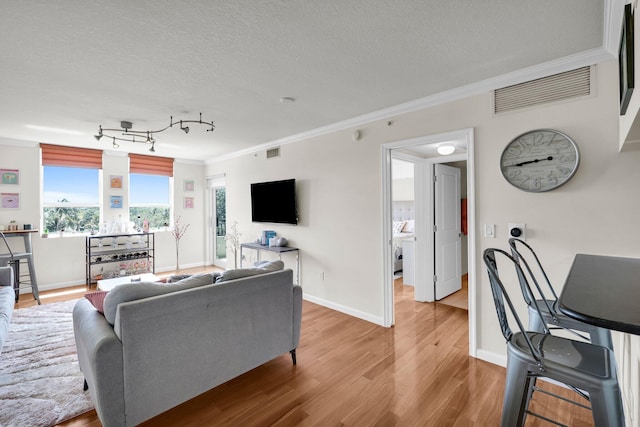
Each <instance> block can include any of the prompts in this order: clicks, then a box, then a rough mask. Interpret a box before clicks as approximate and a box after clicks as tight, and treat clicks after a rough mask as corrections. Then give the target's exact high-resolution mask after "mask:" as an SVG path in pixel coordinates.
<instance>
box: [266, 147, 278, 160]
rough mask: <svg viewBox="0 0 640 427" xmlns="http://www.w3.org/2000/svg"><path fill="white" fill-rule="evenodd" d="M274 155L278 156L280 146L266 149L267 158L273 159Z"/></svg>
mask: <svg viewBox="0 0 640 427" xmlns="http://www.w3.org/2000/svg"><path fill="white" fill-rule="evenodd" d="M274 157H280V147H276V148H269V149H268V150H267V159H273V158H274Z"/></svg>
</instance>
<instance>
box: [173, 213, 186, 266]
mask: <svg viewBox="0 0 640 427" xmlns="http://www.w3.org/2000/svg"><path fill="white" fill-rule="evenodd" d="M189 225H191V224H184V225H183V224H180V217H178V218H176V220H175V221H174V223H173V229H171V235H172V236H173V238H174V239H176V271H178V270H180V239H181V238H182V236H184V233H186V231H187V228H189Z"/></svg>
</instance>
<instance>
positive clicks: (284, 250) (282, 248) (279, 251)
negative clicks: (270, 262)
mask: <svg viewBox="0 0 640 427" xmlns="http://www.w3.org/2000/svg"><path fill="white" fill-rule="evenodd" d="M245 248H246V249H253V250H255V251H256V252H257V253H258V258H257V260H258V261H260V252H261V251H267V252H273V253H276V254H278V259H280V260H282V254H283V253H287V252H295V253H296V285H300V250H299V249H298V248H292V247H289V246H263V245H261V244H259V243H241V244H240V268H242V259H243V256H242V250H243V249H245Z"/></svg>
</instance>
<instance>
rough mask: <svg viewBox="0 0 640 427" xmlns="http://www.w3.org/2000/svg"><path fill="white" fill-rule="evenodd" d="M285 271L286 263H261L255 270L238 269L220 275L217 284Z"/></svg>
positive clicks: (257, 264) (256, 265)
mask: <svg viewBox="0 0 640 427" xmlns="http://www.w3.org/2000/svg"><path fill="white" fill-rule="evenodd" d="M282 269H284V262H282V261H280V260H278V261H261V262H258V263H256V264H255V267H253V268H237V269H235V270H227V271H225V272H223V273H222V274H220V276H219V277H218V278H217V279H216V283H221V282H226V281H229V280H235V279H241V278H243V277H249V276H257V275H258V274H265V273H271V272H273V271H280V270H282Z"/></svg>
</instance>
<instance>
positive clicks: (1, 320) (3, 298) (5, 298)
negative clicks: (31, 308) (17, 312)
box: [0, 267, 16, 353]
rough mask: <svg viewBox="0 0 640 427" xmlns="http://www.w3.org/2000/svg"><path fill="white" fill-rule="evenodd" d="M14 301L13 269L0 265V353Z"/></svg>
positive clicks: (7, 331)
mask: <svg viewBox="0 0 640 427" xmlns="http://www.w3.org/2000/svg"><path fill="white" fill-rule="evenodd" d="M15 303H16V293H15V291H14V290H13V269H12V268H11V267H0V353H2V347H3V346H4V340H6V339H7V334H8V333H9V323H10V322H11V316H12V315H13V307H14V306H15Z"/></svg>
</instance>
